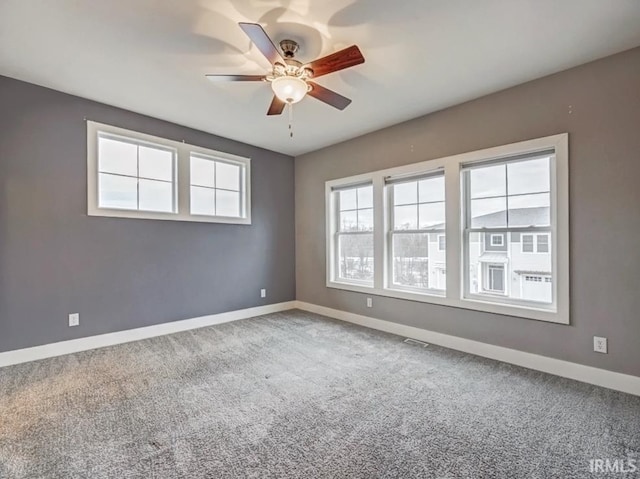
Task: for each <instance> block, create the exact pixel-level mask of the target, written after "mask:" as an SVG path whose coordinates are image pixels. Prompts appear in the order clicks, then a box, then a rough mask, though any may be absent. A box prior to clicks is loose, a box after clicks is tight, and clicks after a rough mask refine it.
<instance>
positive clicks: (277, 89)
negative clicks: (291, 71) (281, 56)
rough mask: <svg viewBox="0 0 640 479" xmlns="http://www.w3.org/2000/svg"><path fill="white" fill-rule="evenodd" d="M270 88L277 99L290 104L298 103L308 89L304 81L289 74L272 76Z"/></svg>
mask: <svg viewBox="0 0 640 479" xmlns="http://www.w3.org/2000/svg"><path fill="white" fill-rule="evenodd" d="M271 88H272V89H273V93H274V94H275V95H276V96H277V97H278V99H280V100H281V101H283V102H285V103H288V104H290V105H291V104H293V103H298V102H299V101H300V100H302V99H303V98H304V97H305V95H306V94H307V92H308V91H309V90H310V87H309V85H308V84H307V82H306V81H304V80H302V79H301V78H298V77H295V76H290V75H286V76H281V77H277V78H274V79H273V81H272V82H271Z"/></svg>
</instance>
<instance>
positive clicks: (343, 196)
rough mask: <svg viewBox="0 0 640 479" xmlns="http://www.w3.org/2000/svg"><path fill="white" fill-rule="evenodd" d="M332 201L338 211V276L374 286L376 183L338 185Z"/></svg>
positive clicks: (335, 242) (335, 266)
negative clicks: (374, 185) (374, 192)
mask: <svg viewBox="0 0 640 479" xmlns="http://www.w3.org/2000/svg"><path fill="white" fill-rule="evenodd" d="M331 200H332V202H333V204H334V205H335V208H336V211H337V214H336V215H335V216H334V218H333V219H334V224H333V225H332V226H333V228H334V231H335V232H334V234H333V238H332V243H333V251H335V254H334V263H333V269H334V271H335V279H336V281H338V282H343V283H350V284H354V285H361V286H363V287H370V286H373V276H374V260H373V257H374V253H373V186H372V185H371V184H370V183H363V184H356V185H347V186H343V187H341V188H335V189H333V190H332V192H331Z"/></svg>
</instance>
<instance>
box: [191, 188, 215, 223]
mask: <svg viewBox="0 0 640 479" xmlns="http://www.w3.org/2000/svg"><path fill="white" fill-rule="evenodd" d="M215 204H216V199H215V190H213V189H211V188H200V187H198V186H192V187H191V214H192V215H207V216H214V215H215V214H216V210H215Z"/></svg>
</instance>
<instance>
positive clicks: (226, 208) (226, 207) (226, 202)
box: [216, 190, 240, 218]
mask: <svg viewBox="0 0 640 479" xmlns="http://www.w3.org/2000/svg"><path fill="white" fill-rule="evenodd" d="M216 216H231V217H233V218H237V217H239V216H240V193H238V192H236V191H226V190H216Z"/></svg>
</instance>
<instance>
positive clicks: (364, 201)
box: [358, 186, 373, 209]
mask: <svg viewBox="0 0 640 479" xmlns="http://www.w3.org/2000/svg"><path fill="white" fill-rule="evenodd" d="M361 208H373V186H365V187H363V188H358V209H361Z"/></svg>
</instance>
